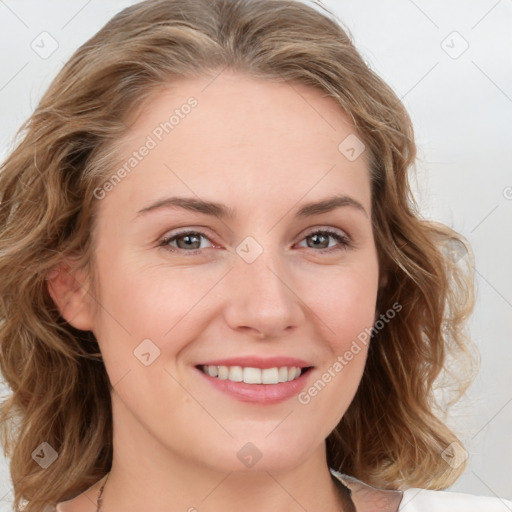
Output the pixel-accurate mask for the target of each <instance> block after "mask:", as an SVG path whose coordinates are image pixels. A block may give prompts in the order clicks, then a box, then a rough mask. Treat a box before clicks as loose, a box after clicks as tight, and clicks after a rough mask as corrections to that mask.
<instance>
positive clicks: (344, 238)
mask: <svg viewBox="0 0 512 512" xmlns="http://www.w3.org/2000/svg"><path fill="white" fill-rule="evenodd" d="M317 234H322V235H328V236H331V237H333V238H335V239H337V240H338V242H339V243H340V244H341V247H338V248H333V247H329V248H325V249H319V250H314V252H319V253H321V254H323V253H328V252H333V251H342V250H347V249H350V248H352V246H353V245H352V241H351V239H350V238H349V237H348V235H342V234H341V233H339V232H338V231H334V230H332V229H329V228H325V229H319V230H316V231H311V232H309V233H307V234H306V235H305V236H304V237H303V238H302V239H301V241H302V240H305V239H306V238H308V237H310V236H312V235H317ZM183 235H201V236H202V237H204V238H206V239H207V240H209V241H210V242H211V243H212V244H213V242H212V241H211V240H210V238H209V237H208V235H207V234H206V233H205V232H203V231H201V230H190V231H181V232H179V233H175V234H173V235H172V236H166V237H164V238H162V239H161V240H160V243H159V247H163V248H164V249H165V250H167V251H170V252H183V253H186V254H187V255H194V254H197V253H198V252H201V251H202V249H194V250H191V251H187V250H184V249H180V248H178V247H171V246H169V245H168V244H169V242H172V241H174V240H176V239H177V238H179V237H181V236H183ZM309 249H313V248H309Z"/></svg>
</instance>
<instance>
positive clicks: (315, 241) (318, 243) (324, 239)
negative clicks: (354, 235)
mask: <svg viewBox="0 0 512 512" xmlns="http://www.w3.org/2000/svg"><path fill="white" fill-rule="evenodd" d="M330 238H331V239H335V240H337V241H338V242H339V245H340V246H339V247H333V246H330V245H329V239H330ZM308 239H309V240H311V243H308V242H306V243H307V247H308V248H317V249H320V250H319V251H317V252H324V251H328V252H330V251H331V250H335V251H336V250H342V249H348V248H350V247H352V244H351V240H350V238H349V237H348V235H346V234H344V233H343V232H338V231H334V230H332V229H322V230H318V231H312V232H311V233H309V234H308V235H306V237H304V238H303V240H308Z"/></svg>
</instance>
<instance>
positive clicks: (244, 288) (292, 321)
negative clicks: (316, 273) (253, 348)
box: [225, 251, 305, 339]
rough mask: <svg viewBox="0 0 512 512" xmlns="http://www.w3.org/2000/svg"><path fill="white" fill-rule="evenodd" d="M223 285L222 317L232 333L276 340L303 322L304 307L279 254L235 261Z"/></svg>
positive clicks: (264, 253)
mask: <svg viewBox="0 0 512 512" xmlns="http://www.w3.org/2000/svg"><path fill="white" fill-rule="evenodd" d="M226 286H227V287H228V290H229V291H228V292H227V293H228V296H227V300H226V303H225V318H226V322H227V323H228V325H229V326H230V327H231V328H232V329H234V330H237V331H240V332H250V333H251V334H252V335H253V336H254V337H256V338H260V339H264V338H277V337H280V336H284V335H286V331H290V332H291V331H293V330H294V328H295V329H296V328H297V327H299V326H300V325H301V324H302V322H304V319H305V314H304V309H303V308H304V307H305V306H304V303H303V301H302V300H301V298H300V297H298V295H297V294H296V292H295V291H294V288H295V287H294V281H293V275H292V273H291V272H290V269H289V267H287V265H286V262H285V261H284V259H283V256H282V255H278V254H271V253H270V252H269V251H264V252H263V253H262V254H260V255H259V256H258V258H256V260H255V261H253V262H252V263H248V262H247V261H245V260H244V259H243V258H237V259H236V261H235V268H233V270H232V271H231V272H230V273H229V282H228V283H226Z"/></svg>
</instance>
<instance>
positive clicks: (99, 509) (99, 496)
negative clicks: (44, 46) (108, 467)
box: [96, 471, 110, 512]
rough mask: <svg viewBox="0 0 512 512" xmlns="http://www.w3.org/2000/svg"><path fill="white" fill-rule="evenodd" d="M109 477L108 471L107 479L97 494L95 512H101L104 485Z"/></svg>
mask: <svg viewBox="0 0 512 512" xmlns="http://www.w3.org/2000/svg"><path fill="white" fill-rule="evenodd" d="M109 476H110V471H109V472H108V473H107V478H106V480H105V481H104V482H103V485H102V486H101V487H100V492H99V494H98V500H97V501H96V512H101V511H102V510H103V508H102V504H103V490H104V489H105V484H106V483H107V480H108V477H109Z"/></svg>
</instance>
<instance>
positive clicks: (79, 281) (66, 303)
mask: <svg viewBox="0 0 512 512" xmlns="http://www.w3.org/2000/svg"><path fill="white" fill-rule="evenodd" d="M46 280H47V286H48V292H49V294H50V296H51V297H52V299H53V301H54V302H55V305H56V306H57V308H58V309H59V311H60V314H61V316H62V317H63V318H64V319H65V320H66V321H67V322H68V323H69V324H71V325H72V326H73V327H75V328H76V329H80V330H82V331H92V329H93V319H94V315H93V312H94V310H93V307H92V306H93V303H94V300H93V298H92V296H91V295H90V293H89V285H90V283H89V276H88V275H87V272H86V271H85V270H83V269H82V270H76V268H75V262H74V261H73V260H72V259H71V258H66V259H65V260H64V261H63V262H62V263H60V264H59V265H57V266H56V267H53V268H52V269H51V270H50V271H49V272H48V274H47V276H46Z"/></svg>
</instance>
